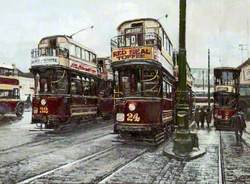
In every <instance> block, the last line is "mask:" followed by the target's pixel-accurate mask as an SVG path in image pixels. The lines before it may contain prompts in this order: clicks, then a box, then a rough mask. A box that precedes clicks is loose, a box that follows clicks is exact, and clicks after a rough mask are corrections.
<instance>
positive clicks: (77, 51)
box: [75, 46, 81, 58]
mask: <svg viewBox="0 0 250 184" xmlns="http://www.w3.org/2000/svg"><path fill="white" fill-rule="evenodd" d="M75 48H76V57H78V58H81V48H80V47H77V46H76V47H75Z"/></svg>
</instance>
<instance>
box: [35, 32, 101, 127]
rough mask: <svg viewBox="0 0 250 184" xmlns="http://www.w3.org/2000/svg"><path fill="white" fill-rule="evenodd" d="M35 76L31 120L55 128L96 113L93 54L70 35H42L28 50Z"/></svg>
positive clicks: (96, 77) (93, 115)
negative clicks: (37, 42)
mask: <svg viewBox="0 0 250 184" xmlns="http://www.w3.org/2000/svg"><path fill="white" fill-rule="evenodd" d="M31 56H32V61H31V72H32V73H33V75H34V79H35V96H34V98H33V102H32V106H33V110H32V123H35V124H39V125H41V126H42V127H45V128H54V129H55V128H58V127H60V125H63V124H67V123H70V122H72V121H80V120H84V119H89V118H93V117H96V116H97V102H98V99H97V94H96V93H97V90H96V89H97V83H96V81H97V79H98V76H97V63H96V54H95V53H94V52H93V51H91V50H90V49H88V48H86V47H85V46H83V45H81V44H79V43H77V42H75V41H74V40H73V39H72V38H71V37H69V36H65V35H57V36H51V37H45V38H43V39H41V41H40V42H39V44H38V48H35V49H33V50H32V51H31Z"/></svg>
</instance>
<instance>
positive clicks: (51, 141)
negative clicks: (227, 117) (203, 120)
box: [0, 112, 250, 184]
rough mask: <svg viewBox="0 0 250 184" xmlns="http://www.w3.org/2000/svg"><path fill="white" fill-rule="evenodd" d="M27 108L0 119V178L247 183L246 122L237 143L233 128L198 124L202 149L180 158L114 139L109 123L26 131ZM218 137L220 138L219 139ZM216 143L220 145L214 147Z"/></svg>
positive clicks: (249, 142)
mask: <svg viewBox="0 0 250 184" xmlns="http://www.w3.org/2000/svg"><path fill="white" fill-rule="evenodd" d="M29 122H30V113H29V112H26V113H25V116H24V117H23V119H21V120H17V119H8V121H5V122H4V123H3V124H0V138H1V140H0V143H1V144H0V183H4V184H5V183H18V182H20V183H67V184H68V183H159V184H163V183H173V184H174V183H176V184H183V183H188V184H194V183H201V184H203V183H204V184H205V183H209V184H215V183H219V182H220V179H221V178H222V176H223V175H221V174H220V169H221V168H220V162H219V158H220V156H221V155H220V149H221V151H222V153H223V154H222V156H223V160H222V165H224V167H223V168H222V169H223V170H222V173H223V174H224V176H225V181H226V183H230V184H231V183H250V174H249V173H250V147H249V145H250V123H249V122H248V129H247V132H246V133H245V134H244V136H243V142H242V143H241V144H236V141H235V137H234V133H233V132H219V131H215V130H214V128H213V127H212V128H211V129H198V130H194V131H197V134H198V137H199V144H200V147H201V148H205V149H206V154H205V155H204V156H202V157H200V158H198V159H195V160H192V161H189V162H185V161H177V160H174V159H169V158H167V157H166V156H164V155H163V153H162V151H163V148H164V147H165V146H166V145H167V144H168V142H165V143H164V144H163V145H161V146H159V147H157V148H152V147H149V146H138V145H124V144H119V143H117V142H116V141H115V140H116V135H113V134H111V132H112V124H111V123H105V122H98V123H89V124H85V125H84V126H83V128H81V129H78V130H76V131H73V132H71V133H67V134H65V135H64V134H46V133H44V132H31V131H29V130H30V129H32V128H34V125H30V124H29ZM220 140H221V142H220ZM220 145H221V146H220Z"/></svg>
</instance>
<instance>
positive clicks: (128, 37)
mask: <svg viewBox="0 0 250 184" xmlns="http://www.w3.org/2000/svg"><path fill="white" fill-rule="evenodd" d="M125 42H126V47H129V46H130V36H126V41H125Z"/></svg>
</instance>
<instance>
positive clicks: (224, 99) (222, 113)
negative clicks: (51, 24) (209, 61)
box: [213, 67, 240, 130]
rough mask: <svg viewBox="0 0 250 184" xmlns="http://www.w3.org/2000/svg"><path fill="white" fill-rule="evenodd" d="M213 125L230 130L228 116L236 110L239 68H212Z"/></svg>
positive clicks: (237, 104)
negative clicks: (213, 78)
mask: <svg viewBox="0 0 250 184" xmlns="http://www.w3.org/2000/svg"><path fill="white" fill-rule="evenodd" d="M214 77H215V80H214V109H213V114H214V126H215V128H216V129H221V130H231V129H232V125H231V124H230V118H231V117H232V116H233V115H234V114H235V113H236V112H237V111H238V106H239V80H240V69H237V68H231V67H221V68H215V69H214Z"/></svg>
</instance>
